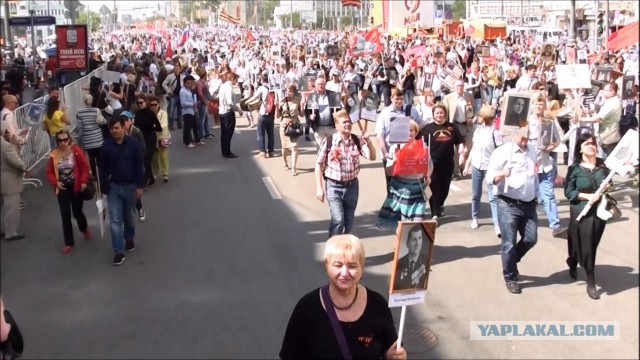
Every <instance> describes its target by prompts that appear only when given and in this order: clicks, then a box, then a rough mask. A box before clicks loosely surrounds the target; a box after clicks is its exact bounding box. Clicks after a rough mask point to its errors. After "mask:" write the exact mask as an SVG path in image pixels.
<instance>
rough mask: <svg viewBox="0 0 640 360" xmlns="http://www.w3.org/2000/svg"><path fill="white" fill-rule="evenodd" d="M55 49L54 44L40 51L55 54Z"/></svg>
mask: <svg viewBox="0 0 640 360" xmlns="http://www.w3.org/2000/svg"><path fill="white" fill-rule="evenodd" d="M57 49H58V48H57V47H55V46H54V47H50V48H47V49H43V50H42V52H43V53H45V55H47V56H57V54H56V50H57Z"/></svg>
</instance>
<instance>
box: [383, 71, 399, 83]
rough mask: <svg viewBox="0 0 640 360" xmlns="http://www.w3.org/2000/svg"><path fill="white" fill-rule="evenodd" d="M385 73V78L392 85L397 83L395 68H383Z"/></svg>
mask: <svg viewBox="0 0 640 360" xmlns="http://www.w3.org/2000/svg"><path fill="white" fill-rule="evenodd" d="M384 71H385V74H386V76H387V79H389V83H390V84H391V85H392V86H393V85H395V84H397V83H398V72H397V71H396V69H395V68H394V69H385V70H384Z"/></svg>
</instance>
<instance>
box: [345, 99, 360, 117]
mask: <svg viewBox="0 0 640 360" xmlns="http://www.w3.org/2000/svg"><path fill="white" fill-rule="evenodd" d="M347 109H348V110H349V119H351V122H352V123H355V122H357V121H358V120H360V102H359V101H358V97H357V96H356V94H354V95H353V96H348V97H347Z"/></svg>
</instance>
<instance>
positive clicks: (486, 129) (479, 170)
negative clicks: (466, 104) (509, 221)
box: [462, 105, 502, 237]
mask: <svg viewBox="0 0 640 360" xmlns="http://www.w3.org/2000/svg"><path fill="white" fill-rule="evenodd" d="M494 120H495V112H494V111H493V108H492V107H491V105H483V106H482V107H481V108H480V111H479V112H478V126H477V127H476V129H475V130H474V131H473V140H472V143H473V146H472V147H471V151H470V152H469V158H468V159H467V164H466V166H465V168H464V170H463V172H462V174H463V175H464V176H467V175H468V174H469V173H471V192H472V195H471V228H472V229H477V228H478V214H479V211H480V199H481V198H482V183H483V182H484V177H485V175H486V174H487V168H488V167H489V158H491V153H493V150H495V149H496V147H498V146H500V145H502V136H500V134H499V133H498V130H496V128H495V126H493V122H494ZM487 196H488V197H489V204H490V205H491V218H492V219H493V225H494V229H495V232H496V235H497V236H498V237H500V227H499V226H498V203H497V202H496V199H495V197H494V196H493V186H492V185H488V187H487Z"/></svg>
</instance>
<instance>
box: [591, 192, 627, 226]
mask: <svg viewBox="0 0 640 360" xmlns="http://www.w3.org/2000/svg"><path fill="white" fill-rule="evenodd" d="M621 215H622V213H621V212H620V209H618V202H617V201H616V199H614V198H612V197H611V196H610V195H608V194H603V195H602V197H601V198H600V201H599V202H598V208H597V209H596V216H597V217H599V218H600V219H602V220H604V221H607V220H610V219H617V218H619V217H620V216H621Z"/></svg>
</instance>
